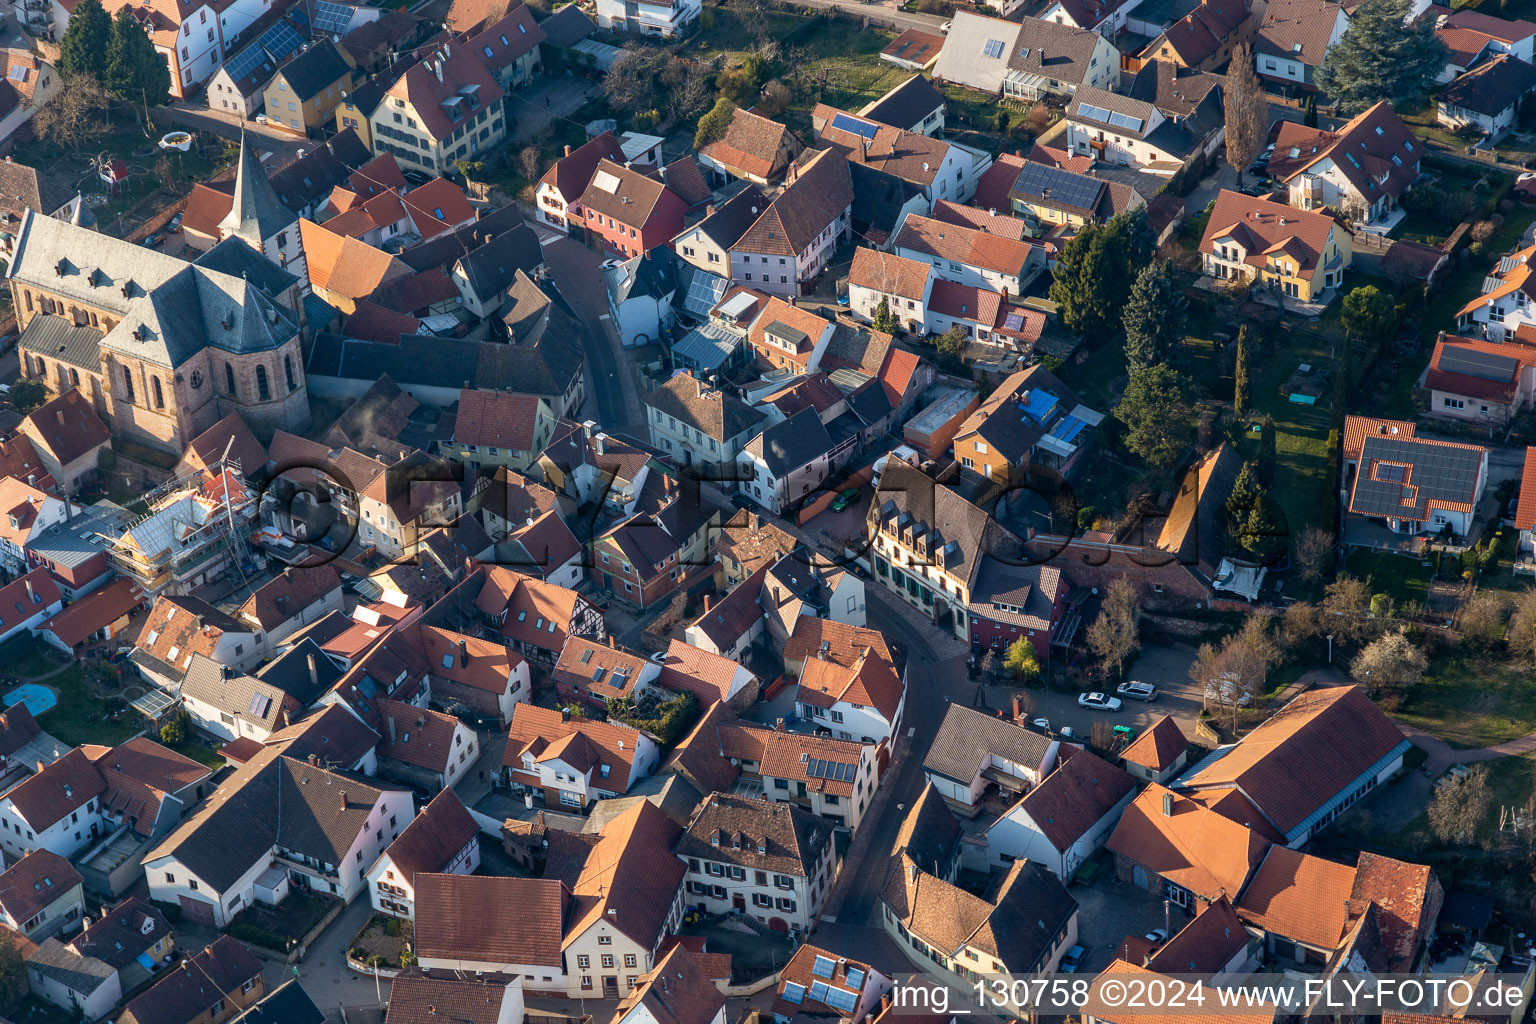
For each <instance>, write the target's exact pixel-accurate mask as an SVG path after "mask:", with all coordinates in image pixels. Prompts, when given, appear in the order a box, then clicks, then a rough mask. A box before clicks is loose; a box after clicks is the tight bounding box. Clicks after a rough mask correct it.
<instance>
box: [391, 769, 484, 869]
mask: <svg viewBox="0 0 1536 1024" xmlns="http://www.w3.org/2000/svg"><path fill="white" fill-rule="evenodd" d="M479 834H480V826H479V825H478V824H477V823H476V822H475V819H474V818H472V817H470V814H469V811H467V810H466V809H465V808H464V803H463V801H461V800H460V799H459V797H458V794H457V793H455V792H454V791H453V789H452V788H451V787H450V788H445V789H444V790H443V791H442V792H441V793H438V794H437V796H435V797H433V798H432V801H431V803H429V804H427V806H425V807H423V808H422V809H421V813H419V814H417V815H416V817H414V818H412V819H411V821H410V823H409V824H408V825H406V826H405V831H403V832H401V833H400V835H399V836H397V837H396V838H395V841H394V842H392V843H390V844H389V847H388V848H387V849H386V850H385V851H384V854H385V856H387V857H388V858H389V860H390V863H391V864H393V865H394V869H395V870H396V871H398V872H400V874H401V876H402V877H403V878H404V879H405V880H406V881H407V882H413V883H414V879H415V878H416V876H417V875H418V874H430V873H433V872H437V871H441V870H443V868H445V867H447V866H448V865H449V863H451V862H452V860H453V858H454V857H455V856H457V855H458V853H459V851H461V850H463V849H464V847H465V846H467V845H469V843H471V842H473V841H474V840H475V838H476V837H477V836H478V835H479Z"/></svg>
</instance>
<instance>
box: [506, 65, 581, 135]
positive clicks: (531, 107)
mask: <svg viewBox="0 0 1536 1024" xmlns="http://www.w3.org/2000/svg"><path fill="white" fill-rule="evenodd" d="M602 91H603V87H602V84H601V83H599V82H597V81H595V80H594V79H591V78H577V77H575V76H574V75H553V76H547V77H545V76H541V77H540V78H539V80H538V82H537V83H536V84H535V85H534V86H533V87H532V88H529V89H514V90H512V91H511V92H509V93H507V106H508V107H510V108H511V110H509V111H508V115H509V117H511V115H512V111H513V110H515V111H516V116H515V117H512V120H513V121H514V122H515V125H516V126H515V127H514V128H513V129H512V131H511V132H509V133H508V136H507V142H508V144H509V145H516V144H517V143H521V142H526V141H528V140H529V139H531V138H533V137H534V136H536V135H538V134H539V132H541V131H542V130H543V129H544V126H545V125H547V124H549V122H550V121H552V120H554V119H555V118H556V117H569V116H570V115H571V114H574V113H575V112H576V111H578V110H580V109H581V108H582V106H583V105H585V104H586V102H587V101H588V100H590V99H591V98H592V97H594V96H596V95H598V94H599V93H601V92H602Z"/></svg>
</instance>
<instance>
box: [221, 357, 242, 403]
mask: <svg viewBox="0 0 1536 1024" xmlns="http://www.w3.org/2000/svg"><path fill="white" fill-rule="evenodd" d="M224 385H225V386H226V387H227V388H229V393H230V396H231V397H238V396H239V394H240V392H239V391H237V390H236V389H235V368H234V366H233V365H231V364H229V363H225V364H224Z"/></svg>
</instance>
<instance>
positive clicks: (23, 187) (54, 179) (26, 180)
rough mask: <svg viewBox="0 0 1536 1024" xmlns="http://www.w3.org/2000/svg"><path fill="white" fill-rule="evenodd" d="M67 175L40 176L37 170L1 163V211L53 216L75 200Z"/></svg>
mask: <svg viewBox="0 0 1536 1024" xmlns="http://www.w3.org/2000/svg"><path fill="white" fill-rule="evenodd" d="M75 195H76V192H75V189H74V188H72V187H71V186H70V183H69V182H68V181H67V180H65V177H64V176H63V175H58V174H39V173H38V172H37V168H35V167H28V166H27V165H26V164H18V163H15V162H13V161H12V160H10V159H6V160H0V210H3V211H4V212H6V213H13V214H15V215H16V216H18V217H20V216H21V211H23V210H36V211H37V212H38V213H42V214H47V215H50V216H51V215H52V214H54V213H55V212H57V211H58V210H59V209H60V208H61V207H63V206H64V204H65V203H68V202H69V201H70V200H71V199H73V198H75Z"/></svg>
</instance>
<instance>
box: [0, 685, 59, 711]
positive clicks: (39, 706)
mask: <svg viewBox="0 0 1536 1024" xmlns="http://www.w3.org/2000/svg"><path fill="white" fill-rule="evenodd" d="M58 702H59V698H58V695H57V694H55V693H54V692H53V691H52V690H50V689H49V688H48V687H46V686H44V685H43V684H41V683H22V684H21V685H20V686H18V687H16V689H14V690H12V691H11V692H10V693H8V694H6V695H5V706H6V707H10V706H11V705H12V704H25V705H26V706H27V710H28V711H30V712H32V715H33V717H34V718H35V717H36V716H38V715H40V714H42V713H43V712H44V711H47V710H49V709H51V708H52V707H53V706H54V705H55V704H57V703H58Z"/></svg>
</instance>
